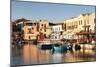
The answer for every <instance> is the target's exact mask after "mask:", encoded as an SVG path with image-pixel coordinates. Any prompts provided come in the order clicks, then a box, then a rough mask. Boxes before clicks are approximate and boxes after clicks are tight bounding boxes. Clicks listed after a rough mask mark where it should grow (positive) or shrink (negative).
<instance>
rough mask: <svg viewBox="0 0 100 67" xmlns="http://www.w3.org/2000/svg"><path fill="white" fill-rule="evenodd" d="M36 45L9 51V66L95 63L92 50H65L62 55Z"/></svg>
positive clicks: (26, 45) (27, 45)
mask: <svg viewBox="0 0 100 67" xmlns="http://www.w3.org/2000/svg"><path fill="white" fill-rule="evenodd" d="M37 45H38V44H24V45H23V46H22V47H21V48H17V47H15V48H12V49H11V51H12V52H11V65H30V64H33V65H34V64H50V63H69V62H83V61H95V60H96V54H95V53H96V52H95V50H93V49H83V48H82V49H80V50H67V51H66V52H64V53H61V52H59V51H55V52H52V50H42V49H40V48H38V47H37Z"/></svg>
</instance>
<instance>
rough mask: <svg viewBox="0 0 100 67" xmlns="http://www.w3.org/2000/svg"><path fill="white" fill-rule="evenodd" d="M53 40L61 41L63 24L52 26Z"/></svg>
mask: <svg viewBox="0 0 100 67" xmlns="http://www.w3.org/2000/svg"><path fill="white" fill-rule="evenodd" d="M51 30H52V33H51V39H55V40H60V39H62V36H61V35H62V31H63V30H62V23H57V24H54V25H52V26H51Z"/></svg>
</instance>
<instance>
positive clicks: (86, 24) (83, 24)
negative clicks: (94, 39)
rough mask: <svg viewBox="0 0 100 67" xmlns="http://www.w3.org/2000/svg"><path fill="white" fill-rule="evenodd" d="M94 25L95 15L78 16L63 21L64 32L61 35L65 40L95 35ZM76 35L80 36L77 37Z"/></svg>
mask: <svg viewBox="0 0 100 67" xmlns="http://www.w3.org/2000/svg"><path fill="white" fill-rule="evenodd" d="M95 23H96V18H95V13H86V14H80V15H79V16H77V17H72V18H70V19H68V20H65V21H64V23H63V27H62V28H63V30H64V32H63V35H64V36H65V38H66V39H79V38H82V37H84V38H87V37H88V35H90V34H92V33H95ZM84 33H85V34H84ZM77 34H78V35H81V36H77ZM84 38H83V39H84ZM87 39H88V38H87Z"/></svg>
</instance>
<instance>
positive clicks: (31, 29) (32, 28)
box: [23, 21, 39, 40]
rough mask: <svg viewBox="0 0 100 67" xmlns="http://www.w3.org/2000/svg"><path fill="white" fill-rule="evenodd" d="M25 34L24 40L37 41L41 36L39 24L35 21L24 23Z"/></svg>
mask: <svg viewBox="0 0 100 67" xmlns="http://www.w3.org/2000/svg"><path fill="white" fill-rule="evenodd" d="M23 33H24V34H23V36H24V40H36V39H37V38H38V35H39V32H38V30H37V23H36V22H34V21H27V22H24V27H23Z"/></svg>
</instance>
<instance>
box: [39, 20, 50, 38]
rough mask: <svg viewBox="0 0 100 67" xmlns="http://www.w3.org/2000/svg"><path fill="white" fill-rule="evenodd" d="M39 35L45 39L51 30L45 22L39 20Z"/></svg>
mask: <svg viewBox="0 0 100 67" xmlns="http://www.w3.org/2000/svg"><path fill="white" fill-rule="evenodd" d="M38 22H39V33H43V34H44V35H46V37H49V35H50V34H51V28H50V26H49V22H48V21H47V20H39V21H38Z"/></svg>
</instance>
